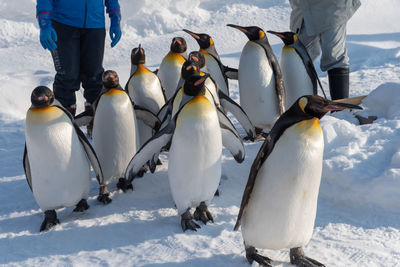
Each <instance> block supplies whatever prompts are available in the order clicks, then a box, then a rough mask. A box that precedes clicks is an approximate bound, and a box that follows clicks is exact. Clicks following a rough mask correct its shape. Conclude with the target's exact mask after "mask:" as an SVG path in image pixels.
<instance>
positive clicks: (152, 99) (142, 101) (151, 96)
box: [128, 71, 165, 146]
mask: <svg viewBox="0 0 400 267" xmlns="http://www.w3.org/2000/svg"><path fill="white" fill-rule="evenodd" d="M128 92H129V96H130V97H131V99H132V100H133V102H134V103H135V104H137V105H139V106H142V107H144V108H147V109H148V110H150V111H151V112H153V113H154V114H157V113H158V111H159V110H160V108H161V107H162V106H163V105H164V104H165V99H164V95H163V93H162V89H161V84H160V80H159V79H158V77H157V75H155V74H154V73H152V72H150V71H140V74H137V75H136V74H135V76H134V77H133V78H132V79H131V81H130V82H129V84H128ZM137 127H138V133H139V145H140V146H142V145H143V144H144V143H145V142H146V141H147V140H149V139H150V138H151V137H152V135H153V131H152V129H151V128H150V127H149V126H147V125H146V124H144V123H143V122H142V121H138V123H137Z"/></svg>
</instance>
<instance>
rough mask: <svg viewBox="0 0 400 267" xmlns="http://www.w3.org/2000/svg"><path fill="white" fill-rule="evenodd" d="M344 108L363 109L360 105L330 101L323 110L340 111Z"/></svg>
mask: <svg viewBox="0 0 400 267" xmlns="http://www.w3.org/2000/svg"><path fill="white" fill-rule="evenodd" d="M344 109H363V108H362V107H360V106H358V105H353V104H348V103H341V102H333V101H330V102H329V104H328V105H326V106H325V107H323V110H324V111H326V112H328V111H340V110H344Z"/></svg>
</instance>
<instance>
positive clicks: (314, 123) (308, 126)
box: [295, 118, 322, 134]
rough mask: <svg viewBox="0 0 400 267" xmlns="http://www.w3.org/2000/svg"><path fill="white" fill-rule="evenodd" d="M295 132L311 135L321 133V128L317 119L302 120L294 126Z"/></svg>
mask: <svg viewBox="0 0 400 267" xmlns="http://www.w3.org/2000/svg"><path fill="white" fill-rule="evenodd" d="M295 130H296V131H298V132H300V133H306V134H312V133H321V132H322V128H321V125H320V124H319V119H318V118H313V119H310V120H304V121H301V122H299V123H297V124H296V125H295Z"/></svg>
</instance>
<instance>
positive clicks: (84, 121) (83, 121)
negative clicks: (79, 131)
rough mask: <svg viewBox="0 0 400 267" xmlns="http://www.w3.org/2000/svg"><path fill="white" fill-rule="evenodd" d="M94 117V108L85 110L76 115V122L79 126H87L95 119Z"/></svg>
mask: <svg viewBox="0 0 400 267" xmlns="http://www.w3.org/2000/svg"><path fill="white" fill-rule="evenodd" d="M93 118H94V113H93V109H90V110H85V111H83V112H82V113H79V114H78V115H76V116H75V123H76V124H77V125H78V126H79V127H82V126H86V125H89V123H90V122H91V121H92V120H93Z"/></svg>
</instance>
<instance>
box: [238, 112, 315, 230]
mask: <svg viewBox="0 0 400 267" xmlns="http://www.w3.org/2000/svg"><path fill="white" fill-rule="evenodd" d="M312 118H313V117H312V116H310V115H307V114H306V113H304V112H301V110H300V107H299V106H298V105H293V106H292V107H291V108H290V109H288V110H287V111H286V112H285V113H283V114H282V115H281V116H280V117H279V119H278V120H277V121H276V123H275V125H274V126H273V127H272V129H271V131H270V132H269V133H268V135H267V137H266V138H265V141H264V143H263V144H262V146H261V148H260V150H259V151H258V153H257V156H256V158H255V160H254V162H253V164H252V165H251V169H250V174H249V178H248V180H247V184H246V187H245V189H244V193H243V197H242V202H241V204H240V210H239V214H238V217H237V220H236V224H235V227H234V228H233V230H234V231H237V230H238V229H239V226H240V223H241V219H242V215H243V212H244V209H245V208H246V206H247V204H248V202H249V199H250V196H251V193H252V191H253V188H254V184H255V181H256V178H257V174H258V171H259V170H260V168H261V166H262V164H263V163H264V161H265V160H266V159H267V158H268V157H269V155H270V154H271V152H272V150H273V149H274V147H275V144H276V142H277V141H278V139H279V138H280V136H281V135H282V134H283V132H284V131H285V130H286V129H287V128H289V127H290V126H292V125H294V124H296V123H298V122H300V121H303V120H307V119H312Z"/></svg>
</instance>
